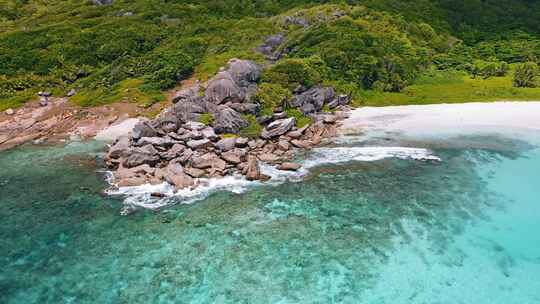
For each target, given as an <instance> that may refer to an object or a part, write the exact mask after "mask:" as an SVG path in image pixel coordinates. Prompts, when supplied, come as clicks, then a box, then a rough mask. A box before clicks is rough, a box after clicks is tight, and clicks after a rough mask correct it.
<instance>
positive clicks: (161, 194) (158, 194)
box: [150, 192, 165, 198]
mask: <svg viewBox="0 0 540 304" xmlns="http://www.w3.org/2000/svg"><path fill="white" fill-rule="evenodd" d="M150 196H151V197H157V198H164V197H165V194H164V193H161V192H152V193H150Z"/></svg>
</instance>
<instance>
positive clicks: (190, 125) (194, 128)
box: [182, 121, 206, 131]
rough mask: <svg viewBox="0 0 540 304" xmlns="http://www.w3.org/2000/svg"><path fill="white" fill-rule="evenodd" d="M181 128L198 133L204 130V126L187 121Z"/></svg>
mask: <svg viewBox="0 0 540 304" xmlns="http://www.w3.org/2000/svg"><path fill="white" fill-rule="evenodd" d="M182 128H184V129H187V130H190V131H200V130H202V129H204V128H206V125H204V124H203V123H200V122H197V121H188V122H186V123H185V124H183V125H182Z"/></svg>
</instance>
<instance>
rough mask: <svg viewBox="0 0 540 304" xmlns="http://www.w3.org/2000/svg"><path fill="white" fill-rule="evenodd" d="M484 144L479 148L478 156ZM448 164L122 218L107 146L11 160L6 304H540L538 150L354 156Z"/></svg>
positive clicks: (331, 170) (0, 173) (320, 175)
mask: <svg viewBox="0 0 540 304" xmlns="http://www.w3.org/2000/svg"><path fill="white" fill-rule="evenodd" d="M471 143H474V145H471ZM373 144H377V145H381V144H384V145H394V146H395V145H400V146H414V147H422V148H429V149H431V151H432V154H433V155H435V156H437V157H439V158H440V159H441V161H440V162H437V161H421V160H415V159H410V158H395V157H388V158H384V159H380V160H374V161H369V162H368V161H358V160H357V161H348V162H342V163H337V164H323V163H322V162H321V165H320V166H318V167H315V168H313V169H311V171H310V173H309V175H308V176H306V177H305V178H304V180H303V181H301V182H287V183H283V184H280V185H262V186H261V185H255V186H253V187H250V188H248V189H247V191H245V192H244V193H240V194H237V193H231V192H225V191H219V192H214V193H211V194H210V195H209V196H208V197H206V198H205V199H204V200H201V201H198V202H195V203H193V204H191V205H182V204H178V205H175V206H171V207H168V208H164V209H161V210H159V211H149V210H140V211H137V212H135V213H133V214H130V215H129V216H121V215H120V210H121V209H122V207H123V200H122V198H112V197H108V196H107V195H104V194H102V193H103V190H104V189H106V188H107V184H106V182H105V181H104V175H103V173H100V172H99V170H98V168H99V167H100V163H99V153H100V152H101V151H102V146H101V145H99V144H97V143H71V144H68V145H67V146H65V147H64V146H62V147H59V146H56V147H35V146H27V147H22V148H19V149H16V150H12V151H9V152H2V153H0V218H1V222H0V303H392V304H395V303H467V304H468V303H494V304H496V303H504V304H512V303H516V304H518V303H519V304H523V303H540V150H539V149H538V148H536V147H535V146H533V145H529V144H527V143H525V142H523V141H519V140H515V139H509V138H503V137H497V136H475V137H461V138H456V139H452V140H447V141H445V142H444V143H441V142H439V141H436V142H433V141H415V142H398V141H393V140H389V139H384V140H381V141H378V142H377V139H372V140H371V141H369V142H356V143H350V142H349V143H346V144H343V145H344V146H345V147H351V146H366V145H373Z"/></svg>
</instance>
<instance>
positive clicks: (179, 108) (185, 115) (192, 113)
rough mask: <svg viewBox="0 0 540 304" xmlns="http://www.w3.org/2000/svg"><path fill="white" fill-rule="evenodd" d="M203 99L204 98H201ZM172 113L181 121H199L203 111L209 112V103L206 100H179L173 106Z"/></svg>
mask: <svg viewBox="0 0 540 304" xmlns="http://www.w3.org/2000/svg"><path fill="white" fill-rule="evenodd" d="M201 99H202V98H201ZM171 110H172V113H174V115H176V117H177V118H178V120H180V121H181V122H187V121H197V120H199V117H200V116H201V114H203V113H207V112H208V111H207V104H206V103H204V102H187V101H186V102H178V103H177V104H175V105H174V106H173V107H172V109H171Z"/></svg>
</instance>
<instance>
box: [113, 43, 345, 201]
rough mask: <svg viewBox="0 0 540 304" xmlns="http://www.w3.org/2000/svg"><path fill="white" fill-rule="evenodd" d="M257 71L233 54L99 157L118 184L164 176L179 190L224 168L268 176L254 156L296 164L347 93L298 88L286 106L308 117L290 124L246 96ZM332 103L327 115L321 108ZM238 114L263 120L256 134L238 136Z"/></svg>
mask: <svg viewBox="0 0 540 304" xmlns="http://www.w3.org/2000/svg"><path fill="white" fill-rule="evenodd" d="M272 43H273V42H272ZM275 43H277V41H276V42H275ZM260 74H261V68H260V67H259V66H258V65H257V64H255V63H254V62H251V61H246V60H238V59H233V60H230V61H229V63H228V66H227V68H226V69H222V70H221V71H220V72H219V73H218V74H217V75H216V76H215V77H212V78H211V79H210V80H209V81H208V83H207V84H206V86H205V87H206V89H204V90H203V88H202V86H204V85H201V84H199V83H197V84H195V86H193V87H192V88H187V89H183V90H181V91H179V92H177V93H176V94H175V95H174V104H173V105H172V106H170V107H169V108H167V109H165V110H164V111H163V112H162V113H161V114H160V115H158V116H157V117H156V118H155V119H153V120H141V121H140V122H139V123H137V125H136V126H135V127H134V129H133V132H132V134H131V136H130V137H122V138H119V139H118V140H117V141H116V142H115V143H114V144H113V145H112V146H111V147H110V149H109V152H108V153H107V155H106V163H107V165H108V166H109V167H111V168H113V169H116V173H115V177H116V179H117V184H118V185H119V186H120V185H136V184H141V183H148V182H150V183H156V182H163V181H165V182H167V183H169V184H171V185H173V186H174V187H175V188H176V189H178V190H179V189H183V188H187V187H195V186H196V185H197V184H198V181H197V179H199V178H208V177H221V176H224V175H229V174H243V175H244V176H245V177H246V179H248V180H261V181H264V180H267V179H268V178H269V177H268V176H266V175H264V174H263V173H262V172H261V167H260V163H261V162H263V163H267V164H272V165H275V166H277V167H278V169H280V170H288V171H296V170H298V169H300V165H299V164H296V163H292V162H291V160H293V158H294V155H295V152H294V151H295V149H297V148H301V149H309V148H310V147H312V146H315V145H318V144H320V143H321V142H322V139H323V138H324V137H325V136H327V135H328V134H335V128H336V127H335V125H336V122H337V121H338V120H339V119H340V118H341V117H343V115H340V113H342V112H343V111H346V110H347V109H346V107H345V106H344V104H346V103H347V102H348V98H346V97H344V96H342V95H339V96H337V97H336V96H335V93H334V90H333V88H331V87H320V86H316V87H313V88H299V89H298V90H296V92H295V94H294V96H293V97H292V99H291V100H289V101H288V104H290V105H292V106H294V107H296V108H297V109H300V110H301V111H302V112H304V113H305V114H307V115H310V116H311V118H312V120H313V123H312V124H310V125H306V126H304V127H302V128H297V126H296V119H295V118H294V117H288V115H287V112H286V111H284V109H283V108H282V107H278V108H277V109H276V110H275V113H273V115H268V113H266V114H267V115H266V116H262V115H259V114H260V111H259V110H260V107H261V106H260V105H259V104H258V103H257V102H256V101H255V100H252V98H251V95H252V93H253V92H255V90H256V86H257V81H258V80H259V78H260ZM203 91H204V94H201V92H203ZM331 103H333V104H332V106H333V107H334V108H335V111H334V113H332V114H329V113H322V112H321V110H322V109H323V107H324V106H325V105H328V106H330V104H331ZM244 114H251V115H256V118H257V121H258V122H260V123H261V125H262V126H264V128H262V132H261V134H260V135H259V136H258V137H257V136H256V137H252V138H246V137H240V136H238V134H240V133H241V132H242V131H243V130H244V129H245V128H246V127H248V126H249V124H250V122H248V121H247V119H246V118H245V116H244ZM202 115H205V116H206V117H209V116H211V119H206V117H205V120H204V121H205V123H206V124H203V123H201V122H199V119H200V118H201V117H202ZM201 121H202V120H201ZM250 121H251V120H250ZM251 123H253V122H251ZM230 133H232V134H234V135H230Z"/></svg>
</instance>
